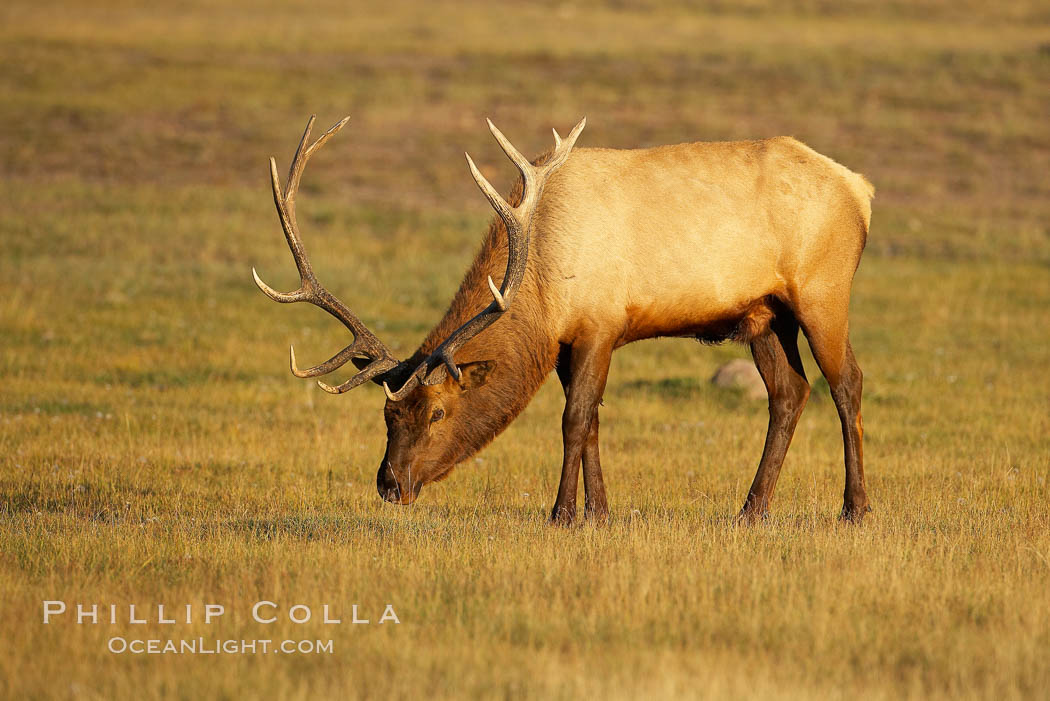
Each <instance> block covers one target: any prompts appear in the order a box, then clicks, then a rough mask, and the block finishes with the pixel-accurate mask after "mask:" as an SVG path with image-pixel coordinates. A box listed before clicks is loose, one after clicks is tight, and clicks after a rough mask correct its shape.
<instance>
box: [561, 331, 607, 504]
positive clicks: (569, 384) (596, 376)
mask: <svg viewBox="0 0 1050 701" xmlns="http://www.w3.org/2000/svg"><path fill="white" fill-rule="evenodd" d="M611 357H612V346H611V344H608V343H600V342H597V341H594V340H590V339H588V340H583V341H578V342H576V343H574V344H573V345H572V346H571V347H568V346H565V347H563V348H562V351H561V353H560V355H559V357H558V378H559V379H560V380H561V382H562V387H563V388H564V389H565V412H564V413H563V414H562V422H561V430H562V441H563V443H564V445H563V449H564V453H563V458H562V466H561V483H560V484H559V485H558V498H557V500H556V501H555V502H554V509H553V510H552V511H551V522H552V523H554V524H557V525H568V524H571V523H572V522H573V521H574V520H575V518H576V491H577V485H578V484H579V475H580V463H581V460H582V462H583V470H584V474H583V479H584V487H585V489H586V490H587V497H586V498H587V502H586V513H587V515H589V516H594V517H596V518H599V519H604V518H605V517H606V515H607V514H608V506H607V502H606V497H605V485H604V483H603V482H602V474H601V464H600V462H599V457H598V403H599V402H600V401H601V398H602V394H603V393H604V392H605V381H606V379H607V378H608V376H609V361H610V359H611Z"/></svg>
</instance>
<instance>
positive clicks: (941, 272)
mask: <svg viewBox="0 0 1050 701" xmlns="http://www.w3.org/2000/svg"><path fill="white" fill-rule="evenodd" d="M1048 14H1050V13H1047V12H1046V10H1045V8H1043V7H1042V6H1041V5H1040V4H1038V3H1015V4H1011V5H1010V6H1009V7H1007V8H1006V9H1003V10H997V11H994V13H993V11H990V10H987V9H985V8H983V3H976V2H971V3H947V2H944V3H942V2H929V3H922V4H918V5H915V4H912V3H889V4H880V5H869V4H865V3H852V2H851V3H845V4H843V3H823V2H817V1H814V2H796V3H792V4H790V5H783V4H779V3H778V4H775V5H774V4H772V3H769V4H768V5H767V3H765V2H761V1H753V2H749V3H746V4H744V5H739V6H737V5H734V6H730V5H729V4H728V3H727V4H722V5H713V6H712V7H711V8H710V9H709V10H708V11H705V12H704V13H696V12H694V11H692V10H690V9H689V7H687V5H686V4H684V3H682V4H678V3H674V4H672V3H666V4H665V3H656V2H647V3H642V4H639V5H632V6H631V8H628V7H627V4H626V3H624V7H616V6H609V7H607V6H600V5H598V4H596V3H572V4H559V3H544V4H540V5H536V6H530V7H519V6H509V5H508V6H500V7H496V8H490V7H485V6H482V5H480V4H470V5H455V4H451V3H428V4H427V5H426V9H425V10H423V9H421V6H419V5H414V4H411V3H401V2H389V3H384V11H383V12H377V11H374V10H372V11H364V10H348V9H347V8H346V7H344V4H343V3H328V4H327V5H326V4H311V6H310V7H309V8H299V7H296V8H294V9H293V8H291V7H290V6H289V5H288V4H287V3H278V2H269V3H241V4H237V3H227V4H224V6H223V7H222V8H218V9H217V8H214V7H212V6H211V4H210V3H208V4H204V3H201V4H200V5H198V6H189V5H187V4H179V5H178V6H177V7H176V6H175V5H174V4H171V5H170V6H169V5H165V6H156V5H153V6H150V7H148V8H147V9H141V8H138V7H133V6H131V4H130V3H129V4H128V6H120V5H118V4H115V3H105V4H103V3H68V4H62V3H32V4H30V3H17V2H16V3H7V4H6V5H5V6H4V7H3V9H0V58H2V59H3V65H4V67H5V68H4V71H2V72H0V97H2V98H3V99H2V100H0V122H2V123H3V125H4V128H3V130H2V131H0V167H2V173H3V184H4V191H5V194H6V198H5V205H6V206H5V207H4V215H3V217H2V218H0V246H2V251H3V253H2V256H0V275H2V278H0V279H3V281H4V295H3V296H2V297H0V383H2V384H0V388H2V389H0V499H2V501H0V696H4V697H18V696H25V695H28V696H35V697H59V698H61V697H88V698H94V697H98V698H114V697H130V696H141V695H145V696H158V697H186V698H199V697H202V696H222V697H241V696H263V695H267V696H281V697H292V698H295V697H303V698H305V697H315V696H332V697H336V696H340V697H342V696H359V697H369V698H407V697H420V696H422V697H433V698H451V697H462V696H484V697H493V696H495V697H519V696H521V697H525V696H527V697H531V696H546V697H555V698H562V697H570V696H577V697H578V696H579V695H581V694H586V695H588V696H597V695H599V694H601V695H604V696H609V697H613V698H619V697H624V698H626V697H639V696H651V697H693V696H708V697H729V696H734V697H739V696H750V697H785V698H786V697H791V698H794V697H816V696H819V697H831V698H836V697H842V698H846V697H855V696H858V695H860V696H864V697H870V698H899V697H927V696H939V697H948V696H950V697H997V698H1020V697H1038V696H1040V695H1041V694H1043V693H1044V692H1045V689H1046V687H1047V685H1048V684H1050V664H1048V663H1047V659H1048V653H1050V597H1048V596H1047V591H1050V514H1048V508H1047V500H1048V496H1050V489H1048V486H1047V483H1046V482H1047V478H1048V477H1050V443H1048V440H1047V436H1048V435H1050V419H1048V415H1050V412H1048V409H1050V379H1048V378H1050V351H1048V349H1047V345H1046V343H1047V329H1048V328H1050V312H1048V311H1047V310H1048V304H1050V275H1048V272H1050V271H1048V268H1050V229H1048V227H1047V221H1050V177H1048V175H1047V174H1048V173H1050V132H1048V130H1047V127H1046V115H1047V114H1048V113H1050V102H1048V98H1047V93H1046V89H1045V86H1046V85H1047V84H1048V83H1050V48H1048V47H1050V30H1048V19H1050V18H1048ZM499 21H503V22H507V23H509V25H508V26H511V27H513V31H512V32H511V33H510V35H500V34H498V33H496V32H495V31H494V27H495V26H496V23H497V22H499ZM311 112H317V113H318V114H319V119H320V121H321V122H325V123H327V122H333V121H335V119H337V118H338V117H340V116H342V115H343V114H345V113H350V114H351V115H352V116H353V121H352V123H351V125H350V127H349V128H348V129H347V130H345V131H344V132H343V134H341V135H340V136H339V137H338V139H337V140H336V141H335V142H333V143H332V144H331V145H330V146H329V147H328V148H327V149H326V152H325V153H324V154H322V155H321V156H319V157H318V159H317V162H316V163H314V164H312V166H311V170H310V172H309V173H308V174H307V178H306V181H305V182H304V196H303V199H302V204H301V211H302V214H301V216H302V217H303V226H304V235H305V237H306V239H307V245H308V246H309V247H310V249H311V251H312V252H313V258H314V260H315V262H316V265H317V269H318V273H319V275H320V276H321V279H322V280H325V281H326V282H327V283H328V284H329V286H330V287H331V288H332V289H333V291H334V292H336V293H337V294H340V295H341V296H343V297H344V298H346V299H347V300H348V301H349V302H350V304H351V305H352V306H353V307H354V308H355V309H359V310H360V312H361V315H362V316H363V317H364V318H365V320H366V322H367V323H369V324H373V325H375V326H376V327H379V328H380V329H381V331H382V334H383V335H384V338H389V339H391V340H392V341H394V342H396V344H397V346H398V347H399V348H400V349H401V350H410V349H411V347H412V346H413V344H414V343H417V342H418V341H419V340H420V339H421V338H422V336H423V334H424V333H425V331H426V330H427V329H428V328H429V325H430V324H432V323H434V322H435V321H436V320H437V318H438V317H439V315H440V314H441V312H442V310H443V309H444V305H445V304H446V303H447V301H448V299H449V298H450V296H451V294H452V292H453V290H454V289H455V286H456V284H457V282H458V279H459V276H460V275H461V274H462V272H463V271H464V270H465V269H466V266H467V264H468V263H469V261H470V258H471V256H472V254H473V251H474V248H475V247H476V245H477V244H478V241H479V238H480V234H481V232H482V231H483V228H484V225H485V222H486V219H487V217H488V210H487V205H486V204H485V203H484V201H483V200H482V198H481V197H480V196H478V195H477V193H476V191H475V190H474V187H473V184H472V183H471V182H470V179H469V177H468V176H467V174H466V169H465V167H464V165H463V162H462V156H461V152H462V151H463V150H469V151H471V153H473V154H475V155H476V156H479V157H480V159H479V161H480V162H481V164H482V167H483V168H486V171H487V172H493V171H495V169H497V168H501V169H502V170H499V171H498V172H500V173H502V174H503V177H502V182H503V183H504V184H506V183H507V182H509V179H510V170H509V168H507V167H506V165H505V163H504V162H502V161H501V160H500V158H499V156H498V149H496V148H495V147H493V146H492V145H491V144H490V143H489V138H488V136H487V134H486V133H485V129H484V127H483V118H484V117H485V116H487V115H491V116H493V118H494V119H495V120H496V121H497V122H498V123H499V124H500V125H501V127H504V129H505V131H506V132H507V133H508V134H509V135H510V136H511V137H512V138H513V139H514V141H515V142H516V143H519V144H520V145H522V146H523V148H527V150H531V151H535V150H538V149H540V148H543V147H545V146H546V144H547V138H548V136H547V135H548V133H549V132H548V131H547V129H548V127H550V126H559V127H562V128H565V127H567V126H569V125H570V124H572V123H574V122H575V121H576V119H578V117H579V116H581V115H583V114H586V115H587V116H588V118H589V126H588V131H587V133H586V134H585V135H584V137H583V138H584V142H583V143H581V145H607V146H624V147H627V146H638V145H647V144H653V143H659V142H668V141H681V140H695V139H719V138H749V137H758V136H767V135H772V134H777V133H790V134H794V135H796V136H798V137H799V138H802V139H803V140H805V141H806V142H808V143H810V144H811V145H812V146H814V147H815V148H817V149H818V150H820V151H822V152H824V153H827V154H829V155H832V156H834V157H836V158H838V159H839V160H841V161H843V162H844V163H847V164H848V165H849V166H850V167H852V168H854V169H856V170H859V171H861V172H864V173H865V174H867V175H868V176H869V177H870V178H871V179H872V180H873V181H874V182H875V183H876V185H877V186H878V187H879V193H878V196H877V199H876V201H875V216H874V222H873V229H872V234H871V240H870V245H869V250H868V252H867V254H866V257H865V260H864V262H863V264H862V266H861V269H860V272H859V274H858V278H857V284H856V288H855V292H854V303H853V317H852V318H853V332H852V335H853V344H854V347H855V348H856V352H857V355H858V358H859V360H860V363H861V365H862V367H863V368H864V370H865V376H866V377H865V386H866V394H865V411H864V413H865V425H866V429H867V433H866V438H867V441H866V451H865V457H866V464H867V472H868V477H869V489H870V494H871V497H872V500H873V503H874V506H875V511H874V512H873V513H872V514H871V517H870V518H869V520H868V521H867V522H865V524H864V525H863V526H861V527H844V526H842V525H840V524H839V523H837V522H836V521H835V519H834V516H835V514H836V513H837V511H838V507H839V504H840V495H841V490H842V466H841V449H842V448H841V438H840V434H839V430H838V425H837V419H836V416H835V412H834V408H833V406H832V404H831V402H830V400H829V398H828V397H827V388H826V385H824V384H823V382H822V381H816V382H815V384H816V387H817V392H815V395H814V398H813V400H812V401H811V404H810V406H809V407H808V408H807V410H806V412H805V414H804V416H803V419H802V422H801V424H800V426H799V429H798V433H797V434H796V438H795V442H794V444H793V446H792V449H791V451H790V452H789V454H788V460H787V464H786V467H785V471H784V474H783V476H782V478H781V483H780V486H779V489H778V493H777V496H776V499H775V501H774V513H773V516H772V518H771V519H770V520H769V521H768V522H766V523H763V524H761V525H759V526H757V527H755V528H751V529H740V528H734V527H732V525H731V517H732V516H733V515H734V513H735V511H736V509H737V508H738V507H739V506H740V504H741V503H742V500H743V498H744V495H745V493H746V490H747V487H748V484H749V483H750V479H751V477H752V476H753V472H754V468H755V466H756V464H757V461H758V457H759V454H760V452H761V446H762V440H763V437H764V430H765V407H764V406H763V405H762V403H758V404H755V403H751V402H748V401H746V400H744V399H743V398H741V397H739V396H737V395H735V394H732V393H730V392H724V391H716V390H714V389H712V388H710V387H708V385H707V384H706V378H708V377H709V376H710V374H711V373H712V372H713V370H714V369H715V367H717V365H718V364H719V363H721V362H724V361H725V360H727V359H729V358H732V357H744V356H746V350H745V349H743V348H739V347H731V346H724V347H719V348H704V347H701V346H698V345H697V344H695V343H689V342H686V341H680V340H676V341H652V342H648V343H642V344H637V345H635V346H632V347H629V348H626V349H624V350H623V351H621V352H620V353H618V354H617V355H616V356H615V358H614V367H613V371H612V375H611V380H610V386H609V389H608V391H607V394H606V401H605V404H606V406H605V409H604V410H603V424H602V428H603V434H602V450H603V458H604V460H603V463H604V465H605V472H606V480H607V484H608V486H609V490H610V498H611V501H612V503H611V508H612V511H613V517H612V522H611V523H610V524H609V526H608V527H606V528H594V527H592V526H590V525H584V526H582V527H579V528H575V529H571V530H557V529H551V528H549V527H547V526H546V525H545V522H544V521H545V515H546V513H547V511H548V509H549V507H550V505H551V502H552V500H553V497H554V492H555V488H556V484H557V478H558V474H557V470H558V465H559V460H560V432H559V414H560V410H561V393H560V390H559V389H558V388H557V387H556V386H555V383H548V385H547V386H545V387H544V389H543V390H542V391H541V393H540V395H539V396H538V397H537V399H536V400H535V401H534V402H533V404H532V405H531V406H530V408H529V409H528V410H527V411H526V413H525V414H524V415H523V416H522V417H521V418H520V419H519V420H518V421H517V422H516V423H515V424H514V425H513V426H512V427H511V428H510V429H509V430H508V431H507V433H506V434H504V435H503V436H502V437H500V438H499V439H498V440H497V441H496V443H494V444H493V445H492V446H491V447H490V448H488V449H486V450H485V451H484V452H483V453H481V454H480V455H479V457H478V459H477V460H476V461H472V462H471V463H468V464H465V465H462V466H460V467H459V468H458V469H457V470H456V472H455V473H454V474H453V476H452V477H451V478H450V479H449V480H447V481H446V482H443V483H441V484H440V485H435V486H431V487H428V488H427V489H425V490H424V492H423V494H422V498H421V500H420V502H419V503H418V504H417V505H416V506H414V507H412V508H408V509H401V508H397V507H393V506H390V505H387V504H384V503H382V502H381V501H380V500H379V498H378V496H376V494H375V488H374V474H375V468H376V467H377V464H378V461H379V458H380V456H381V455H382V450H383V427H382V417H381V412H380V405H381V393H379V392H378V391H377V390H375V389H374V388H371V389H369V388H365V389H362V390H359V391H358V392H356V393H353V394H352V395H349V396H345V397H342V398H332V397H329V396H327V395H324V394H323V393H321V392H320V391H319V390H318V389H317V388H316V387H313V386H312V385H310V384H309V383H303V382H300V381H297V380H295V378H292V377H291V376H290V375H288V373H287V371H286V366H285V363H286V356H285V347H286V345H287V343H288V342H289V341H295V342H296V343H297V345H298V346H299V347H300V348H301V349H302V350H301V353H302V354H303V355H304V356H305V357H304V358H303V361H304V362H309V361H312V360H317V359H321V358H322V357H326V356H325V353H327V352H330V351H332V350H333V349H335V348H337V347H340V343H341V342H342V341H343V334H342V333H340V331H339V329H338V328H335V327H336V324H334V323H333V322H332V321H331V320H329V319H328V318H326V317H325V316H324V315H323V314H322V313H320V312H317V311H315V310H304V309H294V308H287V307H279V306H277V305H275V304H273V303H271V302H269V301H268V300H266V299H265V298H264V297H263V296H262V295H260V294H259V293H258V292H257V291H256V290H255V289H254V287H253V286H252V284H251V279H250V274H249V270H250V267H251V266H252V265H256V266H257V267H259V269H260V271H261V272H263V273H264V276H265V278H266V279H267V280H268V281H270V282H271V283H272V284H275V285H277V286H285V285H290V284H291V283H292V282H293V274H294V272H293V267H292V263H291V261H290V259H289V256H288V254H287V250H286V249H285V248H284V243H283V241H282V239H281V236H280V233H279V227H278V226H277V223H276V220H275V217H274V215H273V213H272V203H271V201H270V196H269V192H268V183H267V180H266V161H265V158H266V156H267V155H269V154H270V153H274V152H275V153H277V154H278V158H279V161H281V162H282V163H286V162H287V159H288V158H289V157H290V152H291V150H292V148H293V147H294V143H295V139H296V138H297V137H298V135H299V130H300V129H301V126H302V124H303V123H304V121H305V118H306V116H307V115H308V114H309V113H311ZM809 366H810V367H811V368H812V367H813V364H812V363H810V365H809ZM810 376H811V379H813V380H816V378H818V377H819V374H818V373H817V372H816V371H815V369H814V370H812V371H811V373H810ZM52 598H60V599H65V600H66V601H68V602H76V601H82V602H86V603H92V602H99V603H110V602H113V603H121V604H127V603H138V604H143V605H144V604H151V603H167V604H169V605H175V604H184V603H194V604H202V603H205V602H208V601H217V602H221V603H224V604H226V606H227V610H228V613H227V615H226V616H225V617H224V618H223V619H222V620H221V622H218V623H215V624H212V625H211V626H204V625H203V624H200V623H197V624H194V625H190V626H185V625H180V626H175V627H174V631H172V627H171V626H158V625H155V624H152V625H147V626H142V627H141V628H142V630H141V631H140V630H139V629H138V627H132V626H129V625H127V624H124V625H118V626H112V627H111V626H107V625H99V626H97V627H96V626H90V625H83V626H76V625H72V624H70V623H68V622H66V623H62V624H55V625H48V626H44V625H42V624H41V621H40V619H41V602H42V600H44V599H52ZM260 599H271V600H274V601H278V602H281V603H282V605H283V606H285V607H287V606H290V605H292V604H295V603H304V604H309V605H311V606H313V607H314V608H315V611H319V607H320V606H321V605H322V604H324V603H330V604H332V605H333V606H334V607H336V608H337V609H339V610H340V613H342V617H343V619H344V620H347V619H348V618H349V607H350V605H352V604H354V603H358V604H360V605H361V606H362V609H363V611H364V612H365V614H366V615H368V614H371V617H372V618H373V619H374V618H375V617H377V616H378V614H379V613H380V612H381V611H382V607H383V605H384V604H386V603H392V604H393V605H394V606H395V608H396V610H397V613H398V615H399V616H400V618H401V620H402V624H401V625H399V626H390V625H385V626H377V625H370V626H351V625H342V626H323V625H320V624H316V623H310V624H307V625H303V626H293V625H290V624H287V623H281V624H275V625H273V626H261V625H259V624H257V623H255V622H253V621H252V620H251V619H250V617H249V615H248V612H249V609H250V606H251V604H252V602H255V601H257V600H260ZM115 633H116V634H120V635H125V636H128V637H131V636H137V637H176V638H191V637H195V636H197V635H201V636H205V637H209V638H225V639H241V638H245V639H254V638H273V639H281V638H285V637H288V638H292V639H300V638H308V639H315V638H317V639H331V640H332V641H333V645H334V654H332V655H299V656H284V655H269V656H261V655H259V656H212V657H207V656H184V657H180V656H174V655H164V656H130V655H112V654H109V653H107V652H106V641H107V640H108V639H109V638H110V637H111V636H112V635H114V634H115Z"/></svg>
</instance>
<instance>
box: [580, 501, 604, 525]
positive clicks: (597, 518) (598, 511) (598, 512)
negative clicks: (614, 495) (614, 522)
mask: <svg viewBox="0 0 1050 701" xmlns="http://www.w3.org/2000/svg"><path fill="white" fill-rule="evenodd" d="M583 516H584V518H586V519H587V520H588V521H590V522H591V523H593V524H594V525H596V526H605V525H607V524H608V523H609V507H607V506H605V505H604V504H603V505H601V506H591V505H590V504H588V505H587V508H586V509H584V512H583Z"/></svg>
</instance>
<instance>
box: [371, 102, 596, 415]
mask: <svg viewBox="0 0 1050 701" xmlns="http://www.w3.org/2000/svg"><path fill="white" fill-rule="evenodd" d="M488 124H489V131H491V132H492V135H493V136H494V137H496V141H497V142H499V145H500V147H501V148H502V149H503V152H504V153H505V154H507V158H509V159H510V160H511V161H512V162H513V163H514V165H515V166H517V168H518V170H519V171H520V172H521V177H522V180H523V182H524V190H523V193H522V197H521V203H520V204H519V205H518V206H517V207H511V206H510V205H509V204H508V203H507V201H506V200H504V199H503V198H502V197H501V196H500V194H499V193H498V192H496V189H495V188H494V187H492V185H491V184H490V183H489V181H488V180H486V179H485V176H484V175H482V174H481V171H479V170H478V168H477V166H475V165H474V161H473V160H472V159H471V158H470V155H469V154H465V155H466V156H467V164H468V165H469V166H470V174H471V175H473V176H474V181H475V182H476V183H477V184H478V187H479V188H481V192H482V194H484V195H485V198H486V199H488V201H489V204H491V205H492V208H493V209H495V210H496V213H497V214H499V216H500V218H501V219H502V220H503V223H504V224H505V225H506V227H507V247H508V252H507V272H506V273H505V274H504V276H503V284H502V285H500V287H499V288H497V287H496V283H494V282H493V281H492V277H491V276H489V279H488V283H489V290H490V291H491V292H492V297H493V300H492V302H490V303H489V305H488V306H487V307H485V309H483V310H482V311H481V312H480V313H479V314H478V315H477V316H475V317H474V318H472V319H471V320H470V321H468V322H467V323H465V324H463V325H462V326H460V327H459V328H458V329H456V330H455V331H454V332H453V333H452V335H451V336H449V337H448V338H447V339H445V341H444V342H442V343H441V345H439V346H438V347H437V348H436V349H435V350H434V352H433V353H431V354H430V355H429V356H427V358H425V359H424V360H423V361H422V362H421V363H420V364H419V365H418V366H417V367H416V369H415V370H414V371H413V372H412V374H411V375H410V376H409V377H408V379H407V380H406V381H405V383H404V384H403V385H402V386H401V389H399V390H398V391H396V392H392V391H391V390H390V387H388V386H387V383H386V382H383V389H384V390H385V391H386V396H387V397H388V398H389V399H390V400H391V401H398V400H400V399H403V398H404V397H405V396H406V395H408V393H409V392H411V391H412V390H413V389H415V388H416V386H418V385H419V384H420V383H423V384H425V385H435V384H439V383H441V382H444V381H445V377H446V370H447V372H449V373H451V374H452V376H453V377H454V378H456V379H457V380H458V379H459V378H460V370H459V368H458V367H456V362H455V360H454V356H455V353H456V351H457V350H459V349H460V348H461V347H462V346H463V344H465V343H466V342H467V341H469V340H470V339H472V338H474V337H475V336H477V335H478V334H479V333H481V332H482V331H483V330H484V329H485V328H487V327H488V326H489V325H490V324H492V323H493V322H495V321H496V320H497V319H499V318H500V317H501V316H502V315H503V313H504V312H506V311H507V309H508V308H510V305H511V302H513V301H514V295H515V294H517V291H518V286H519V285H521V281H522V278H523V277H524V276H525V264H526V262H527V261H528V256H529V234H530V233H531V230H532V219H533V215H534V214H535V212H536V205H537V204H538V203H539V201H540V195H541V194H542V193H543V187H544V185H545V184H546V182H547V179H548V178H549V177H550V175H551V174H552V173H553V172H554V171H555V170H557V169H558V168H559V167H560V166H561V165H562V164H563V163H565V161H566V159H568V157H569V153H570V152H571V151H572V147H573V146H574V145H575V144H576V139H577V138H578V137H579V136H580V132H582V131H583V127H584V126H586V124H587V119H586V118H584V119H582V120H580V123H579V124H577V125H576V126H575V127H573V130H572V131H571V132H570V133H569V136H568V137H567V138H566V139H564V140H562V138H561V137H560V136H559V135H558V132H557V130H554V151H553V152H552V153H551V156H550V158H548V159H547V161H546V162H545V163H543V164H542V165H533V164H531V163H529V161H528V159H526V158H525V156H523V155H521V153H520V152H519V151H518V149H516V148H514V145H513V144H511V143H510V141H508V140H507V137H505V136H503V134H502V132H500V130H499V129H497V128H496V126H495V125H494V124H493V123H492V121H491V120H488Z"/></svg>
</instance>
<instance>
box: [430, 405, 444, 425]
mask: <svg viewBox="0 0 1050 701" xmlns="http://www.w3.org/2000/svg"><path fill="white" fill-rule="evenodd" d="M443 418H445V410H444V409H440V408H438V409H434V413H433V414H431V416H430V423H434V422H435V421H441V419H443Z"/></svg>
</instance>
